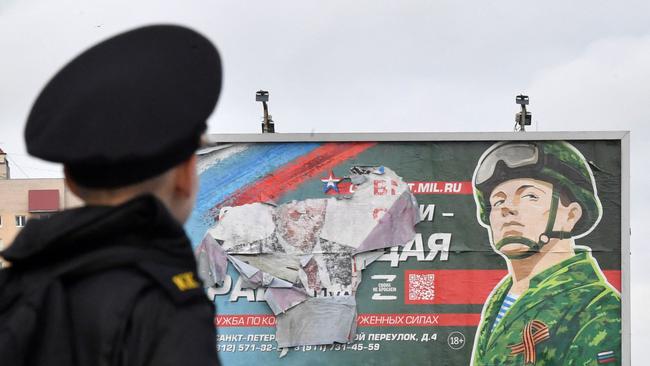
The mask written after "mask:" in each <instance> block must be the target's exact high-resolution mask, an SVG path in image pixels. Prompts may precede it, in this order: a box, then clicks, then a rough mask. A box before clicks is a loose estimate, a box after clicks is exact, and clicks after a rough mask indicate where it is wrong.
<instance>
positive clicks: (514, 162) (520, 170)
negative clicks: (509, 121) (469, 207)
mask: <svg viewBox="0 0 650 366" xmlns="http://www.w3.org/2000/svg"><path fill="white" fill-rule="evenodd" d="M516 178H532V179H537V180H541V181H545V182H549V183H551V184H553V190H554V191H555V192H556V193H557V194H559V193H560V192H563V193H564V194H566V195H568V197H569V199H570V200H571V201H573V202H577V203H578V204H580V206H581V207H582V217H581V218H580V221H578V223H576V225H575V226H574V228H573V230H572V231H571V236H572V237H581V236H584V235H586V234H588V233H589V232H590V231H591V230H592V229H593V228H594V227H595V226H596V225H597V224H598V222H599V221H600V218H601V216H602V206H601V203H600V199H599V198H598V194H597V190H596V182H595V180H594V176H593V173H592V171H591V168H590V167H589V164H587V161H586V160H585V158H584V156H583V155H582V154H581V153H580V152H579V151H578V150H577V149H576V148H575V147H573V146H572V145H571V144H569V143H567V142H565V141H540V142H528V141H524V142H512V141H511V142H500V143H496V144H494V145H493V146H491V147H490V148H489V149H488V150H487V151H486V152H485V153H484V154H483V156H481V158H480V159H479V162H478V164H477V166H476V170H475V171H474V178H473V181H472V183H473V187H474V199H475V200H476V206H477V217H478V218H479V220H480V221H481V223H482V224H483V225H484V226H486V227H489V225H490V210H491V205H490V200H489V197H490V194H491V193H492V190H493V189H494V188H495V187H496V186H497V185H498V184H500V183H502V182H505V181H507V180H510V179H516Z"/></svg>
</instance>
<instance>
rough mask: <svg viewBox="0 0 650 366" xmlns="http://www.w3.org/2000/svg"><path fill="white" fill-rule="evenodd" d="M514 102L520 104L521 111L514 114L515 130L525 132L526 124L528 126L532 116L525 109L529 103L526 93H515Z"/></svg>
mask: <svg viewBox="0 0 650 366" xmlns="http://www.w3.org/2000/svg"><path fill="white" fill-rule="evenodd" d="M515 102H516V103H517V104H519V105H520V106H521V112H518V113H517V114H515V122H516V124H515V131H520V132H526V126H530V124H531V122H532V118H533V116H532V114H531V113H530V112H528V111H526V106H527V105H528V103H529V100H528V95H523V94H520V95H517V97H516V98H515Z"/></svg>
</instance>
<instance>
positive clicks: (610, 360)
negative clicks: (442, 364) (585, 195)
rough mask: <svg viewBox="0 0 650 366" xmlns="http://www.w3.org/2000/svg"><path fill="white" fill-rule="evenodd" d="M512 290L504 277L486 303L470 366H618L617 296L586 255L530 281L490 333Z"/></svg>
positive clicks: (618, 300) (619, 361)
mask: <svg viewBox="0 0 650 366" xmlns="http://www.w3.org/2000/svg"><path fill="white" fill-rule="evenodd" d="M511 286H512V278H511V277H510V276H506V277H505V278H504V279H503V280H502V281H501V282H500V283H499V284H498V285H497V287H496V288H495V289H494V291H493V292H492V294H491V296H490V297H489V298H488V300H487V302H486V303H485V306H484V308H483V314H482V317H481V323H480V325H479V328H478V331H477V335H476V339H475V341H474V352H473V354H472V360H473V361H472V364H473V365H480V366H486V365H533V364H534V365H538V366H541V365H562V366H564V365H581V366H582V365H601V364H603V365H608V366H611V365H620V364H621V297H620V295H619V293H618V292H617V291H616V290H614V289H613V288H612V287H611V286H610V285H609V284H608V283H607V282H606V280H605V279H604V277H603V275H602V274H601V272H600V269H599V267H598V264H597V263H596V261H595V259H593V258H592V256H591V254H590V253H589V252H586V251H583V252H578V254H576V255H575V256H574V257H572V258H570V259H567V260H565V261H563V262H561V263H558V264H556V265H555V266H553V267H550V268H548V269H546V270H544V271H543V272H541V273H539V274H538V275H536V276H535V277H533V278H532V279H531V281H530V287H529V288H528V290H526V291H525V292H524V293H523V294H521V296H520V297H519V298H518V299H517V301H516V302H515V303H514V304H513V305H512V306H511V307H510V309H509V310H508V312H507V313H506V314H505V316H504V317H503V318H502V319H501V321H500V322H499V324H498V325H497V326H496V328H494V330H492V325H493V324H494V320H495V318H496V316H497V314H498V312H499V309H500V308H501V304H502V303H503V300H504V298H505V297H506V295H507V294H508V291H509V290H510V287H511ZM524 340H525V341H526V342H524Z"/></svg>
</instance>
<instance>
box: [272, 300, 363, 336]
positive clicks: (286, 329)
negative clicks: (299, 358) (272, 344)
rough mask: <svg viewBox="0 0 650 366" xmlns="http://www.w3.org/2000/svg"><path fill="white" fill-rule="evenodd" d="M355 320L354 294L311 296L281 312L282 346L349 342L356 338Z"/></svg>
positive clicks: (278, 327) (278, 317) (277, 323)
mask: <svg viewBox="0 0 650 366" xmlns="http://www.w3.org/2000/svg"><path fill="white" fill-rule="evenodd" d="M355 322H356V301H355V299H354V297H352V296H337V297H316V298H310V299H308V300H307V301H305V302H303V303H302V304H300V306H295V307H293V308H292V309H290V310H289V311H287V312H286V313H283V314H279V315H278V316H277V320H276V339H277V342H278V347H279V348H284V347H295V346H306V345H319V344H332V343H348V342H350V341H351V340H352V339H354V332H355V325H354V323H355Z"/></svg>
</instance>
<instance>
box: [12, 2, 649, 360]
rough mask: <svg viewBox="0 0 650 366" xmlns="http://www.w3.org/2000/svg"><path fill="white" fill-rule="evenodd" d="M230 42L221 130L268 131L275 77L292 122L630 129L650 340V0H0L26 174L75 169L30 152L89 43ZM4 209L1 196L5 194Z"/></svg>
mask: <svg viewBox="0 0 650 366" xmlns="http://www.w3.org/2000/svg"><path fill="white" fill-rule="evenodd" d="M161 22H166V23H178V24H184V25H189V26H191V27H193V28H195V29H197V30H199V31H201V32H202V33H204V34H205V35H207V36H208V37H209V38H210V39H212V40H213V41H214V42H215V43H216V44H217V45H218V47H219V49H220V51H221V54H222V58H223V63H224V75H225V84H224V87H223V91H222V97H221V100H220V102H219V105H218V108H217V112H216V113H215V114H214V115H213V116H212V117H211V119H210V121H209V131H210V132H212V133H234V132H240V133H243V132H254V133H257V132H258V130H259V122H260V117H261V107H260V106H259V105H258V104H256V103H255V101H254V92H255V91H256V90H258V89H260V88H266V89H268V90H270V91H271V97H270V102H271V103H270V107H271V113H272V115H273V117H274V119H275V121H276V124H277V125H276V126H277V127H276V129H277V130H278V131H280V132H376V131H395V132H396V131H432V132H433V131H510V130H512V126H513V123H514V121H513V118H514V113H515V112H516V111H517V106H516V105H515V104H514V96H515V95H516V94H519V93H526V94H528V95H530V99H531V105H530V110H532V112H533V119H534V121H535V122H534V124H533V126H532V128H531V130H539V131H566V130H571V131H574V130H630V131H631V136H632V140H631V156H632V181H631V182H632V207H631V210H632V212H631V216H632V229H633V236H632V253H633V255H632V293H633V295H632V299H633V300H632V307H633V309H632V314H633V315H632V339H633V340H632V343H633V356H634V359H635V360H636V361H637V363H639V364H640V363H642V362H644V361H643V360H644V359H645V358H646V357H645V356H644V353H643V352H644V349H643V347H647V345H648V344H650V315H649V312H648V311H647V309H650V296H649V295H650V266H648V265H647V263H650V249H648V245H650V243H647V242H648V240H647V238H648V237H650V225H648V224H647V222H648V221H649V220H650V214H649V213H648V211H647V210H646V208H645V206H644V205H645V204H650V194H649V193H648V191H649V190H648V189H644V188H643V187H642V185H643V184H647V183H648V180H649V179H650V173H649V172H648V169H647V166H648V163H647V160H646V159H647V158H648V156H650V144H649V143H648V141H650V128H649V127H648V122H649V121H650V108H649V106H648V100H649V98H650V1H647V0H639V1H602V0H589V1H586V0H580V1H570V2H567V1H555V0H551V1H543V2H524V1H498V2H486V1H476V2H468V1H464V2H458V1H446V2H443V1H431V0H429V1H405V0H404V1H380V0H372V1H349V0H348V1H332V0H329V1H327V2H325V1H278V0H275V1H231V2H224V1H217V0H212V1H189V0H185V1H175V2H172V1H118V0H112V1H94V2H93V1H69V0H57V1H51V0H29V1H25V0H22V1H18V0H0V148H2V149H3V150H5V151H6V152H8V153H9V160H10V161H11V162H12V163H13V164H12V167H11V168H12V170H11V173H12V176H13V177H14V178H21V177H26V176H28V177H49V176H61V169H60V167H58V166H57V165H53V164H46V163H43V162H41V161H38V160H35V159H31V158H29V157H28V156H27V155H26V152H25V147H24V143H23V138H22V129H23V126H24V122H25V119H26V116H27V114H28V112H29V108H30V106H31V103H32V102H33V100H34V99H35V98H36V96H37V94H38V92H39V91H40V88H41V87H42V86H43V84H44V83H45V82H46V81H47V80H48V79H49V78H50V77H51V76H52V75H53V74H54V73H55V72H56V71H57V70H58V69H59V68H60V67H61V66H62V65H63V64H64V63H65V62H67V61H69V60H70V59H71V58H72V57H74V56H75V55H76V54H78V53H79V52H80V51H81V50H83V49H84V48H86V47H88V46H90V45H92V44H94V43H96V42H97V41H99V40H102V39H104V38H107V37H109V36H110V35H113V34H115V33H117V32H121V31H124V30H126V29H129V28H133V27H136V26H141V25H144V24H151V23H161ZM0 204H1V203H0Z"/></svg>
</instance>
